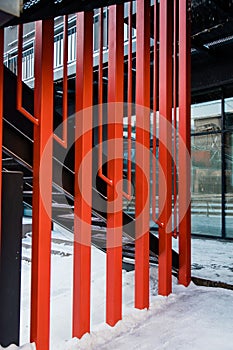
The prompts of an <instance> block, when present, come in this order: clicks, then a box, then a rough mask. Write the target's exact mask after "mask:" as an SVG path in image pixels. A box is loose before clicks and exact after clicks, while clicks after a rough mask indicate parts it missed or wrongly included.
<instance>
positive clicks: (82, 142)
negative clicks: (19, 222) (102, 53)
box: [73, 11, 93, 338]
mask: <svg viewBox="0 0 233 350" xmlns="http://www.w3.org/2000/svg"><path fill="white" fill-rule="evenodd" d="M76 49H77V55H76V57H77V60H76V116H75V126H76V127H75V197H74V214H75V215H74V272H73V336H74V337H77V338H81V337H82V336H83V335H84V334H85V333H87V332H90V290H91V207H92V159H91V157H89V156H88V154H89V155H90V152H91V150H92V108H90V107H91V106H92V104H93V12H91V11H90V12H81V13H78V14H77V48H76ZM88 107H89V108H88ZM83 161H85V166H82V162H83Z"/></svg>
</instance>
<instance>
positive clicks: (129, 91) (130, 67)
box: [123, 1, 133, 200]
mask: <svg viewBox="0 0 233 350" xmlns="http://www.w3.org/2000/svg"><path fill="white" fill-rule="evenodd" d="M128 7H129V8H128V19H129V20H128V84H127V85H128V86H127V100H128V101H127V102H128V106H127V107H128V111H127V115H128V128H127V129H128V130H127V132H128V142H127V146H128V147H127V153H128V160H127V181H128V186H127V193H125V192H123V196H124V197H125V198H127V199H128V200H130V199H131V194H132V193H131V192H132V190H131V180H132V164H131V148H132V140H131V134H132V125H131V120H132V89H133V87H132V84H133V61H132V58H133V53H132V27H133V26H132V7H133V6H132V2H131V1H130V2H129V3H128Z"/></svg>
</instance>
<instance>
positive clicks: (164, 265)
mask: <svg viewBox="0 0 233 350" xmlns="http://www.w3.org/2000/svg"><path fill="white" fill-rule="evenodd" d="M172 15H173V12H172V1H170V0H163V1H161V2H160V57H159V73H160V77H159V113H160V115H159V164H160V169H159V214H160V215H159V220H160V222H161V223H162V224H163V227H159V286H158V292H159V294H161V295H168V294H169V293H171V290H172V285H171V282H172V275H171V273H172V253H171V238H172V237H171V230H172V227H171V215H172V156H171V150H172V128H171V125H172Z"/></svg>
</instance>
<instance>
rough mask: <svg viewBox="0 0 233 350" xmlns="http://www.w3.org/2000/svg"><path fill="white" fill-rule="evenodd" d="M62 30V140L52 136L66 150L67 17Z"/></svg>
mask: <svg viewBox="0 0 233 350" xmlns="http://www.w3.org/2000/svg"><path fill="white" fill-rule="evenodd" d="M63 23H64V30H63V101H62V138H60V137H59V136H57V135H56V134H54V135H53V137H54V140H56V141H57V142H58V143H59V144H60V145H61V146H62V147H64V148H67V118H68V79H67V78H68V67H67V62H68V16H67V15H65V16H64V22H63Z"/></svg>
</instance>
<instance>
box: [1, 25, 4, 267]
mask: <svg viewBox="0 0 233 350" xmlns="http://www.w3.org/2000/svg"><path fill="white" fill-rule="evenodd" d="M3 54H4V29H3V28H1V29H0V150H1V151H0V165H1V168H0V169H1V171H0V256H1V234H2V232H1V227H2V225H1V223H2V218H1V213H2V133H3V84H4V65H3ZM0 261H1V259H0Z"/></svg>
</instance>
